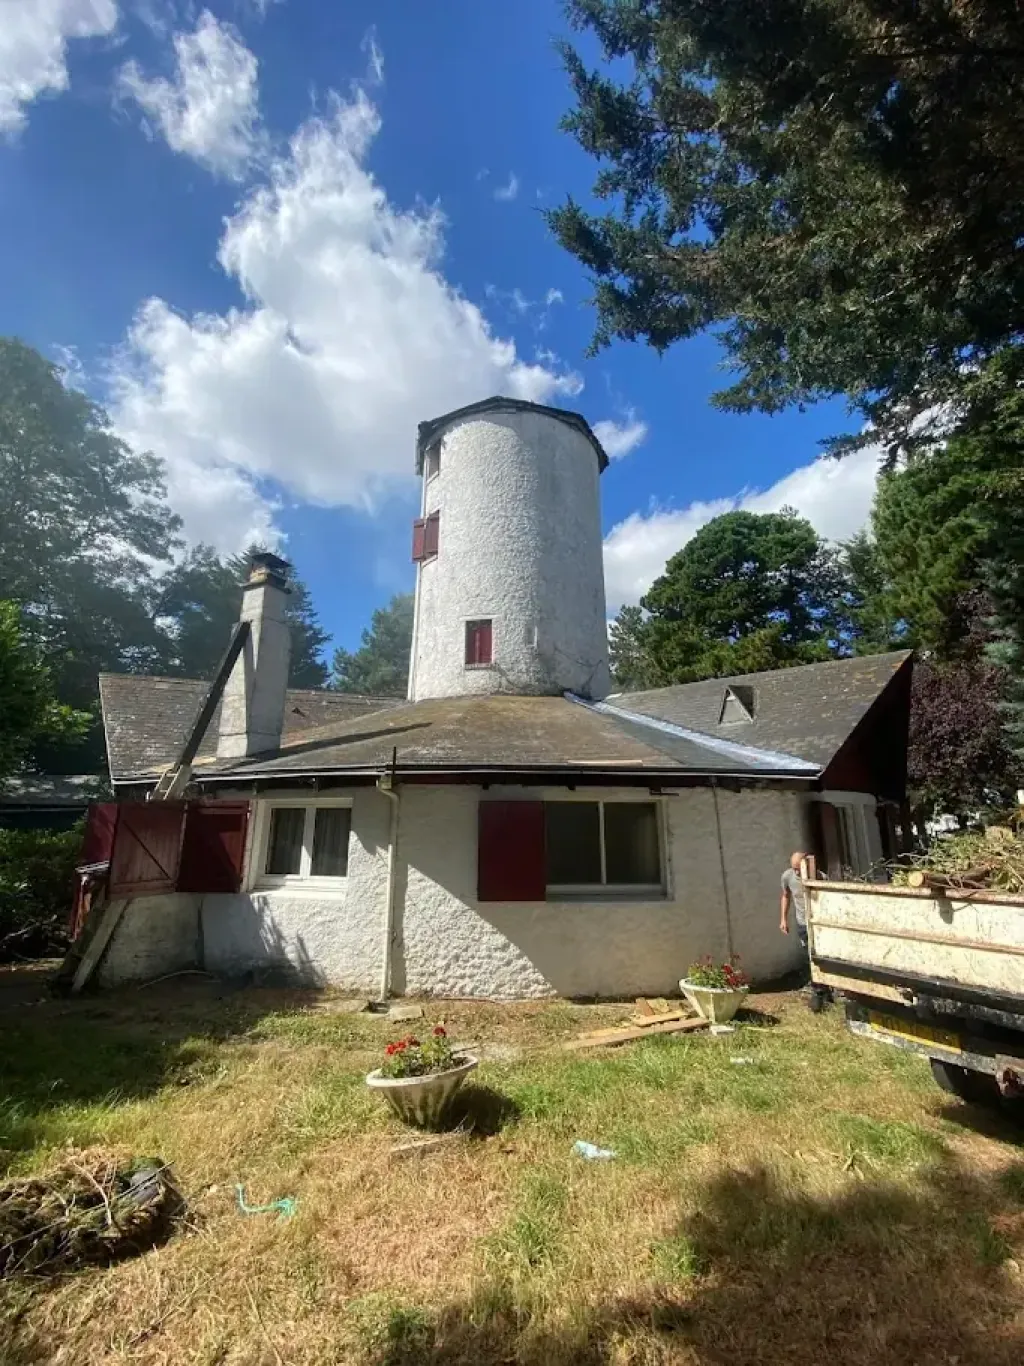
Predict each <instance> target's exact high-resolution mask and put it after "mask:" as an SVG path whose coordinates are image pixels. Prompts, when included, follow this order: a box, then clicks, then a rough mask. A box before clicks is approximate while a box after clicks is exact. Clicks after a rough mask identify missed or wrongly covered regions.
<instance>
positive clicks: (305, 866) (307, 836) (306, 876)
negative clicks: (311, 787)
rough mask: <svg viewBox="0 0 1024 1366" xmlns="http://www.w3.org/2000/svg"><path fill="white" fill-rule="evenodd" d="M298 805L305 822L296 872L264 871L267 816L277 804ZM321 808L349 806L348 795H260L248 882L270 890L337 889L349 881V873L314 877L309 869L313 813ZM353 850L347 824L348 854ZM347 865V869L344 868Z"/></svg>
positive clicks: (350, 803) (268, 825) (280, 805)
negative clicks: (276, 888)
mask: <svg viewBox="0 0 1024 1366" xmlns="http://www.w3.org/2000/svg"><path fill="white" fill-rule="evenodd" d="M285 806H287V807H299V808H301V809H303V810H304V811H305V813H306V821H305V825H304V826H303V831H302V853H301V854H300V856H299V871H298V872H297V873H265V872H264V871H263V870H264V868H265V867H266V864H267V852H268V846H269V843H270V817H271V812H272V811H274V810H275V809H276V808H278V807H285ZM323 807H348V809H349V810H351V809H352V798H351V797H327V796H323V797H315V798H313V797H267V798H262V797H261V798H260V799H259V800H258V801H257V802H256V812H255V819H254V821H253V839H252V852H253V856H252V863H251V868H250V878H249V885H250V886H251V887H253V888H258V889H260V890H266V889H272V888H275V887H304V888H309V889H310V890H317V889H322V890H324V891H338V890H340V889H341V888H343V887H344V886H345V884H346V883H347V882H348V873H347V872H345V873H343V874H337V875H331V876H326V875H324V874H322V873H321V874H319V875H318V876H317V877H313V875H312V874H311V873H310V871H309V870H310V868H311V867H312V863H313V830H314V826H315V823H316V813H317V811H318V810H320V809H321V808H323ZM351 853H352V826H351V819H350V823H349V848H348V855H349V857H351ZM347 866H348V865H347V864H346V868H347Z"/></svg>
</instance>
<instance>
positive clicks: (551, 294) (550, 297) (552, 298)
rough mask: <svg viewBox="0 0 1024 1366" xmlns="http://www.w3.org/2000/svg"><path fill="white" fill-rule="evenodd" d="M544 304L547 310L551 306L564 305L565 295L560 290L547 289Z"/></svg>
mask: <svg viewBox="0 0 1024 1366" xmlns="http://www.w3.org/2000/svg"><path fill="white" fill-rule="evenodd" d="M544 303H545V304H546V305H547V307H548V308H550V307H551V305H552V304H564V303H565V295H564V294H563V293H562V291H561V290H560V289H549V290H548V292H547V293H546V294H545V295H544Z"/></svg>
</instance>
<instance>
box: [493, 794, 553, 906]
mask: <svg viewBox="0 0 1024 1366" xmlns="http://www.w3.org/2000/svg"><path fill="white" fill-rule="evenodd" d="M476 895H477V900H478V901H543V900H544V898H545V896H546V895H547V880H546V878H545V874H544V803H543V802H488V801H482V802H481V803H480V806H479V818H478V835H477V892H476Z"/></svg>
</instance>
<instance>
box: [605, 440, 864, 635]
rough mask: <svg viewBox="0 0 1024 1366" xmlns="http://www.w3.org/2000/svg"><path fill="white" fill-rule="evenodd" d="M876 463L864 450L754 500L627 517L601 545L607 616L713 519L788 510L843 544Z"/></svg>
mask: <svg viewBox="0 0 1024 1366" xmlns="http://www.w3.org/2000/svg"><path fill="white" fill-rule="evenodd" d="M597 425H598V426H599V425H600V424H597ZM596 430H597V427H595V431H596ZM879 459H880V456H879V452H878V450H877V449H876V448H874V447H870V446H869V447H865V448H864V449H863V450H860V451H857V452H855V453H854V454H853V455H848V456H846V457H845V459H843V460H829V459H824V458H822V459H819V460H814V461H812V462H811V464H809V465H802V466H801V467H800V468H799V469H796V470H793V471H792V473H790V474H787V475H786V476H785V477H784V478H782V479H780V480H779V481H778V483H775V484H772V486H771V487H770V488H767V489H764V490H763V491H760V492H758V491H756V490H755V491H750V490H746V491H744V492H742V493H740V494H738V495H737V496H736V497H734V498H716V499H713V500H712V501H710V502H706V503H690V504H689V505H688V506H687V507H684V508H665V507H659V506H658V505H657V504H654V505H652V507H651V510H650V511H649V512H647V513H643V512H633V513H631V514H630V515H629V516H628V517H627V518H626V519H625V520H624V521H622V522H619V523H618V525H617V526H614V527H612V529H611V531H610V532H609V533H608V535H607V536H606V537H605V542H604V575H605V589H606V592H607V595H608V606H609V609H610V610H612V611H615V610H616V609H617V608H619V607H620V606H621V605H622V604H623V603H624V602H636V601H637V600H638V599H639V598H640V596H641V595H642V594H643V593H645V592H646V591H647V589H648V588H649V587H650V586H651V584H652V582H653V581H654V580H655V579H656V578H657V577H658V575H659V574H660V573H661V572H662V571H663V569H664V568H665V561H666V560H667V559H668V558H669V556H670V555H674V554H675V552H676V551H677V550H681V549H682V547H683V546H684V545H685V544H686V542H687V541H688V540H689V539H690V538H691V537H692V536H694V535H695V534H696V533H697V532H698V531H699V530H700V528H701V527H702V526H704V524H705V523H706V522H710V521H711V519H712V517H718V516H720V515H721V514H722V513H723V512H732V511H733V510H734V509H736V508H742V509H744V510H745V511H748V512H778V510H779V509H780V508H783V507H793V508H796V510H797V512H799V513H800V515H801V516H802V517H806V518H807V520H808V521H809V522H810V523H811V525H812V526H813V527H814V528H815V530H816V531H817V532H818V533H819V535H821V536H824V537H826V538H827V539H829V540H833V541H839V540H845V539H847V538H848V537H850V536H852V535H853V534H854V533H855V532H857V531H859V530H860V529H861V527H863V526H864V524H865V523H866V521H867V519H868V513H869V511H870V509H871V500H872V498H873V497H874V492H875V482H876V480H877V478H878V464H879Z"/></svg>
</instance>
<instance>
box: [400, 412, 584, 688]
mask: <svg viewBox="0 0 1024 1366" xmlns="http://www.w3.org/2000/svg"><path fill="white" fill-rule="evenodd" d="M607 464H608V458H607V456H606V455H605V453H604V451H603V450H602V448H601V445H600V443H599V442H598V440H597V438H596V437H595V436H594V434H593V432H592V431H591V430H590V427H589V426H588V425H587V423H586V421H585V420H584V419H583V418H582V417H580V416H579V414H578V413H569V412H565V411H563V410H562V409H560V408H546V407H542V406H541V405H540V404H537V403H525V402H523V401H521V400H519V399H510V398H489V399H485V400H484V401H483V402H481V403H474V404H471V405H470V406H469V407H467V408H459V409H457V410H456V411H455V412H452V413H446V414H445V415H444V416H443V417H439V418H436V419H434V421H432V422H422V423H420V428H419V440H418V442H417V447H416V468H417V472H418V473H419V474H420V476H421V477H422V480H423V507H422V516H421V517H420V518H419V519H417V521H416V524H415V528H414V532H413V559H414V560H416V562H417V565H418V570H417V577H416V614H415V623H414V627H413V643H412V660H411V664H410V668H409V697H410V699H411V700H412V701H417V702H418V701H422V700H423V699H424V698H427V697H458V696H464V695H468V694H482V693H519V694H535V695H536V694H552V695H558V694H560V693H562V692H566V691H569V692H575V693H579V694H581V695H582V696H584V697H592V698H601V697H604V696H605V695H606V693H607V692H608V690H609V687H610V683H611V675H610V671H609V667H608V633H607V623H606V620H605V601H604V566H603V561H602V554H601V507H600V494H599V491H598V480H599V478H600V475H601V472H602V470H604V468H605V467H606V466H607Z"/></svg>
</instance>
